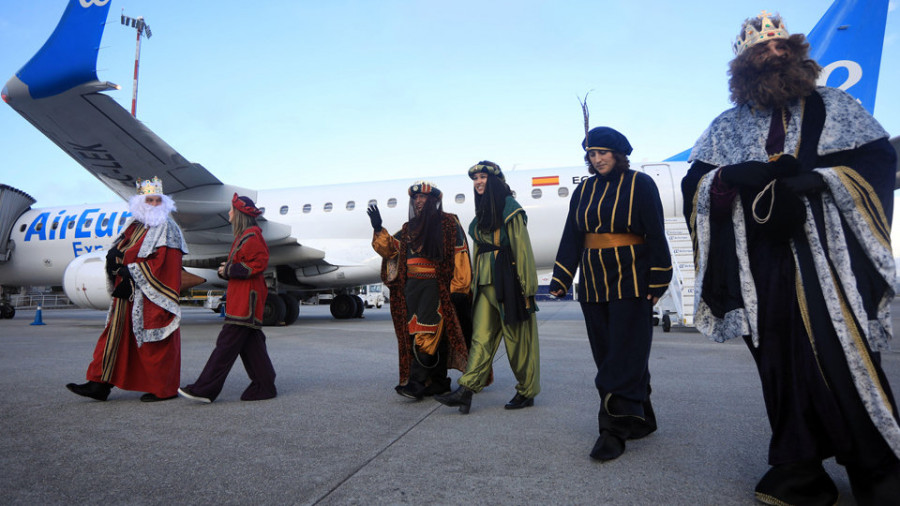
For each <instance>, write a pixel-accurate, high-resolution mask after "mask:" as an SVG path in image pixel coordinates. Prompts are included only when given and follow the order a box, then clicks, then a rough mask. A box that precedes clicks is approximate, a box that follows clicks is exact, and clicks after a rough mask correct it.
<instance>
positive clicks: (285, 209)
mask: <svg viewBox="0 0 900 506" xmlns="http://www.w3.org/2000/svg"><path fill="white" fill-rule="evenodd" d="M278 212H279V213H281V214H287V213H288V206H281V209H279V210H278Z"/></svg>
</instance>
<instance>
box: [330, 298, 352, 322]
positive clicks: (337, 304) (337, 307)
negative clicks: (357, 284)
mask: <svg viewBox="0 0 900 506" xmlns="http://www.w3.org/2000/svg"><path fill="white" fill-rule="evenodd" d="M358 300H359V298H358V297H357V296H355V295H348V294H346V293H342V294H340V295H337V296H335V298H334V299H332V301H331V316H334V317H335V318H337V319H338V320H346V319H347V318H353V317H354V316H356V312H357V311H358V309H357V308H356V305H357V304H358V302H357V301H358Z"/></svg>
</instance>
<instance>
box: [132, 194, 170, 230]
mask: <svg viewBox="0 0 900 506" xmlns="http://www.w3.org/2000/svg"><path fill="white" fill-rule="evenodd" d="M145 197H146V195H135V196H133V197H131V199H129V201H128V211H129V212H131V216H132V217H133V218H134V219H135V221H139V222H141V223H143V224H144V225H145V226H146V227H147V228H150V227H156V226H159V225H162V224H163V223H165V222H166V220H167V219H168V218H169V213H171V212H172V211H174V210H175V202H174V201H173V200H172V199H171V198H170V197H169V196H167V195H161V197H162V203H160V204H159V205H158V206H151V205H150V204H148V203H147V202H145V201H144V199H145Z"/></svg>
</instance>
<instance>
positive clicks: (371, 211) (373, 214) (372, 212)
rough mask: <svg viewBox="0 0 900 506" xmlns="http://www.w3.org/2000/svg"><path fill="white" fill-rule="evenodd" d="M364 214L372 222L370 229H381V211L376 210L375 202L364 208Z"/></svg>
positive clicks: (376, 230)
mask: <svg viewBox="0 0 900 506" xmlns="http://www.w3.org/2000/svg"><path fill="white" fill-rule="evenodd" d="M366 214H368V215H369V221H371V222H372V229H373V230H375V232H380V231H381V211H379V210H378V205H377V204H372V205H371V206H369V208H368V209H366Z"/></svg>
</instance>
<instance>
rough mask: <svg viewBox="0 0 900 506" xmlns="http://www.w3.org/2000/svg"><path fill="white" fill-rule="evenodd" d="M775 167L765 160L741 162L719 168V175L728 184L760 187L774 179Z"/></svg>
mask: <svg viewBox="0 0 900 506" xmlns="http://www.w3.org/2000/svg"><path fill="white" fill-rule="evenodd" d="M776 173H777V167H776V166H775V165H774V164H771V163H766V162H743V163H736V164H734V165H726V166H725V167H722V168H721V169H719V177H721V178H722V181H725V182H726V183H728V184H732V185H737V186H746V187H748V188H753V189H761V188H763V187H764V186H766V185H767V184H769V182H770V181H772V180H773V179H775V176H776Z"/></svg>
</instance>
